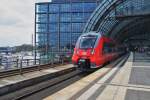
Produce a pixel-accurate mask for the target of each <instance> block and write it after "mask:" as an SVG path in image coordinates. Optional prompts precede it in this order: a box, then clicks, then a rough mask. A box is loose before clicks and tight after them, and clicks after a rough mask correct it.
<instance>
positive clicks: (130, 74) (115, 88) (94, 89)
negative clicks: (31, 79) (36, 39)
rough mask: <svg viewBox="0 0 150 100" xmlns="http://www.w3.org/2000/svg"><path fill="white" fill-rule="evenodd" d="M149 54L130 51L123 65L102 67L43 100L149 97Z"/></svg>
mask: <svg viewBox="0 0 150 100" xmlns="http://www.w3.org/2000/svg"><path fill="white" fill-rule="evenodd" d="M149 58H150V57H149V56H147V55H146V54H140V53H131V54H130V56H129V58H128V60H127V62H126V63H125V64H124V65H123V66H120V65H117V66H116V67H114V68H107V67H106V68H102V69H100V70H98V71H96V72H94V73H92V74H90V75H89V76H87V77H85V78H83V79H81V80H79V81H77V82H75V83H74V84H71V85H70V86H68V87H66V88H64V89H62V90H60V91H58V92H57V93H54V94H52V95H50V96H48V97H46V98H45V99H44V100H150V67H149V65H150V60H149ZM108 71H109V72H108ZM106 72H108V73H107V74H106V75H104V73H106Z"/></svg>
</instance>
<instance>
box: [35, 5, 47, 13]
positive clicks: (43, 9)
mask: <svg viewBox="0 0 150 100" xmlns="http://www.w3.org/2000/svg"><path fill="white" fill-rule="evenodd" d="M47 11H48V4H39V5H37V12H38V13H47Z"/></svg>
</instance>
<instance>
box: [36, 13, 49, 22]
mask: <svg viewBox="0 0 150 100" xmlns="http://www.w3.org/2000/svg"><path fill="white" fill-rule="evenodd" d="M37 22H39V23H46V22H47V14H38V15H37Z"/></svg>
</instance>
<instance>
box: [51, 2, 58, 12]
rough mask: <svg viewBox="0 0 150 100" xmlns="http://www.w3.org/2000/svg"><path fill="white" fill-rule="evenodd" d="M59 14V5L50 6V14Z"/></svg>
mask: <svg viewBox="0 0 150 100" xmlns="http://www.w3.org/2000/svg"><path fill="white" fill-rule="evenodd" d="M57 12H59V5H58V4H49V13H57Z"/></svg>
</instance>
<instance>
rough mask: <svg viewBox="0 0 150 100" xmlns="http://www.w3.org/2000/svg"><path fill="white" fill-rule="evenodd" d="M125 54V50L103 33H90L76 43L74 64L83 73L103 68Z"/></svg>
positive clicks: (82, 36)
mask: <svg viewBox="0 0 150 100" xmlns="http://www.w3.org/2000/svg"><path fill="white" fill-rule="evenodd" d="M123 54H125V48H124V47H123V46H119V45H118V44H117V43H116V41H114V40H113V39H111V38H108V37H105V36H104V35H102V34H101V33H97V32H89V33H85V34H83V35H81V36H80V37H79V39H78V40H77V42H76V46H75V48H74V53H73V56H72V63H73V64H74V66H75V67H76V68H77V69H79V70H81V71H90V70H91V69H98V68H101V67H102V66H103V65H105V64H107V63H109V62H111V61H113V60H115V59H117V58H118V57H119V56H121V55H123Z"/></svg>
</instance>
